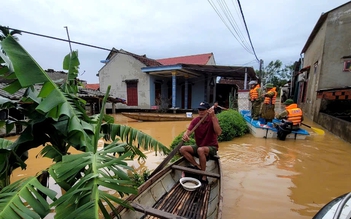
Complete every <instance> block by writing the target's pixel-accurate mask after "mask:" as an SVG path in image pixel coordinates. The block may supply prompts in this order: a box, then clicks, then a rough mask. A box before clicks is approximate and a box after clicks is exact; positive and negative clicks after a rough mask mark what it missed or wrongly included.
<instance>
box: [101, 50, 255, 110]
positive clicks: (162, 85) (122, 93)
mask: <svg viewBox="0 0 351 219" xmlns="http://www.w3.org/2000/svg"><path fill="white" fill-rule="evenodd" d="M104 63H105V65H104V66H103V67H102V68H101V69H100V70H99V72H98V76H99V82H100V90H101V91H102V92H104V91H105V90H106V89H107V87H108V86H109V85H111V94H112V95H113V96H118V97H121V98H123V99H126V100H127V105H121V106H119V109H144V110H145V109H159V108H160V107H161V108H166V109H183V110H194V109H196V108H197V106H198V104H199V102H201V101H207V102H209V103H213V102H214V101H215V100H216V99H217V98H218V97H219V96H222V97H223V99H224V100H228V98H229V95H230V92H232V93H233V94H234V93H235V94H237V91H238V89H239V87H238V86H237V85H223V86H222V85H219V84H218V83H217V77H228V78H234V79H236V80H239V81H242V84H244V83H246V84H247V83H248V81H250V80H252V79H256V75H255V71H254V70H253V68H252V67H243V66H218V65H216V63H215V59H214V55H213V53H205V54H197V55H189V56H181V57H172V58H164V59H157V60H155V59H151V58H148V57H147V56H146V55H137V54H134V53H131V52H128V51H125V50H117V49H115V48H113V49H112V50H111V52H110V54H109V55H108V56H107V58H106V61H105V62H104ZM245 81H246V82H245ZM221 86H222V88H224V87H225V89H220V88H221ZM243 87H244V86H243ZM227 102H228V101H227ZM107 107H108V106H107ZM227 107H228V106H227Z"/></svg>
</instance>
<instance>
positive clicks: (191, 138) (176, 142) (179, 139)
mask: <svg viewBox="0 0 351 219" xmlns="http://www.w3.org/2000/svg"><path fill="white" fill-rule="evenodd" d="M185 131H186V130H184V131H183V132H182V133H180V134H179V135H178V136H177V137H175V138H174V139H173V141H172V143H171V146H170V148H171V150H173V149H174V148H176V147H177V146H178V145H179V144H180V143H181V142H182V144H183V145H195V144H196V142H195V138H194V133H191V135H190V136H189V141H187V142H183V140H182V138H183V134H184V132H185ZM179 157H181V154H180V153H179V151H178V152H177V154H176V155H175V156H174V157H173V158H172V160H171V161H175V160H177V159H178V158H179Z"/></svg>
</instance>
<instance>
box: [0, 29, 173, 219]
mask: <svg viewBox="0 0 351 219" xmlns="http://www.w3.org/2000/svg"><path fill="white" fill-rule="evenodd" d="M1 40H2V39H1ZM1 46H2V49H3V50H4V52H5V53H1V60H0V61H1V63H3V62H6V66H5V65H3V64H2V66H1V69H2V70H1V71H0V73H1V74H3V76H4V77H6V78H8V79H13V82H12V83H11V84H10V85H9V86H8V87H6V88H5V89H4V90H5V91H7V92H9V93H15V92H16V91H18V90H21V89H23V90H24V91H25V92H24V94H23V96H22V98H21V100H19V101H12V100H9V99H6V98H0V109H13V108H15V109H16V110H19V111H20V112H21V113H22V114H23V115H24V116H25V117H26V120H23V121H11V118H10V119H7V120H6V121H1V122H2V124H5V125H6V128H7V130H8V129H11V127H12V128H13V124H14V123H15V122H20V124H25V129H24V131H23V132H22V133H21V135H20V136H19V137H18V139H17V140H16V141H15V142H6V141H0V146H1V147H0V158H1V159H0V177H1V179H0V182H1V183H2V184H1V186H2V188H0V190H1V191H0V199H1V200H6V206H2V207H0V218H7V216H8V215H10V217H11V218H44V217H45V216H46V214H47V213H48V212H49V210H48V209H50V208H49V207H55V212H56V215H55V218H99V212H101V213H102V214H103V215H104V217H105V218H110V216H109V212H108V210H107V209H106V207H105V203H106V204H107V205H108V208H109V209H111V210H112V211H115V205H116V204H120V205H122V206H125V207H130V205H129V204H128V203H125V202H124V200H122V199H119V198H117V197H115V196H113V195H110V194H109V193H108V192H106V191H105V190H104V189H103V188H109V189H111V190H115V191H117V192H118V193H119V194H120V196H121V197H123V196H124V195H125V194H135V193H136V192H137V190H136V187H135V183H134V182H133V181H132V180H131V179H130V177H129V176H128V175H127V174H126V172H127V170H130V169H131V168H130V167H129V166H128V165H127V163H125V162H124V160H125V159H130V158H131V157H134V156H136V155H137V156H139V157H141V158H145V155H144V154H143V153H142V152H141V151H140V150H139V146H140V147H143V148H144V149H145V150H147V149H151V148H152V149H154V150H155V151H156V152H157V151H158V152H160V151H161V152H163V153H166V152H168V151H169V149H168V148H167V147H165V146H164V145H163V144H161V143H160V142H158V141H156V140H155V139H153V138H152V137H151V136H149V135H146V134H144V133H142V132H140V131H138V130H135V129H133V128H130V127H127V126H121V125H118V124H113V123H114V121H113V119H112V117H111V116H108V115H105V114H104V111H103V110H102V111H101V113H100V114H99V115H94V116H91V117H89V116H88V115H87V113H86V111H85V101H83V100H82V99H80V98H78V96H77V83H76V82H77V81H76V76H77V75H78V65H79V60H78V52H76V51H74V52H72V53H70V54H69V55H67V56H66V57H65V60H64V69H67V70H68V80H67V81H66V83H65V84H64V85H63V86H61V87H59V86H58V85H57V84H55V83H54V82H53V81H52V80H51V79H50V77H48V75H47V74H46V72H45V71H44V70H43V69H42V68H41V67H40V66H39V65H38V63H37V62H36V61H35V60H34V59H33V58H32V57H31V56H30V55H29V54H28V53H27V51H26V50H25V49H24V48H22V46H20V45H19V44H18V42H17V41H16V40H14V38H13V37H12V36H11V35H8V36H7V37H5V38H4V39H3V40H2V41H1ZM5 54H6V55H5ZM4 69H5V70H4ZM39 84H40V85H41V86H38V85H39ZM109 91H110V86H109V87H108V88H107V92H106V95H105V97H104V99H103V101H102V108H104V106H105V104H106V101H107V97H108V95H109ZM101 137H105V139H106V140H107V141H108V142H111V143H109V144H105V146H104V148H103V149H102V150H99V151H98V150H97V142H98V140H99V139H101ZM41 145H44V149H43V150H42V151H41V155H42V156H45V157H49V158H51V159H52V160H53V161H54V162H55V163H54V164H53V165H51V166H50V167H49V173H50V175H51V177H52V178H53V179H54V180H55V183H57V184H58V185H59V186H60V187H61V188H63V189H64V190H66V193H65V194H64V195H62V196H61V197H59V198H58V199H57V200H56V197H55V196H56V194H54V193H53V191H51V190H50V189H47V188H45V187H43V186H42V185H41V184H40V183H39V182H38V181H37V179H36V178H34V179H32V178H30V179H29V180H28V181H24V183H21V182H19V181H18V182H14V183H12V184H10V185H8V184H9V180H8V179H9V178H8V177H9V176H10V175H11V173H12V171H13V170H14V169H15V168H16V167H18V166H21V167H22V168H25V167H26V164H25V161H26V159H27V153H28V150H30V149H32V148H36V147H38V146H41ZM70 147H74V148H75V149H77V150H79V151H80V153H78V154H71V155H69V154H68V150H69V148H70ZM111 154H118V155H119V156H118V157H115V156H112V155H111ZM6 177H7V178H6ZM28 192H29V193H31V194H28ZM37 193H39V194H44V195H47V196H49V197H50V198H51V200H53V201H54V202H53V203H52V204H51V205H50V206H49V204H48V203H47V201H46V200H45V199H43V198H40V197H39V196H38V195H37ZM33 196H35V197H33ZM16 197H17V198H16ZM34 199H37V200H34ZM39 202H40V203H39ZM25 203H28V204H27V205H26V204H25ZM13 206H19V208H21V209H20V210H18V209H16V208H15V207H13ZM14 212H16V213H17V212H18V214H15V213H14Z"/></svg>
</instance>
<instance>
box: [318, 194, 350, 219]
mask: <svg viewBox="0 0 351 219" xmlns="http://www.w3.org/2000/svg"><path fill="white" fill-rule="evenodd" d="M333 218H338V219H349V218H351V193H346V194H344V195H341V196H339V197H337V198H335V199H333V200H332V201H330V202H329V203H328V204H326V205H325V206H324V207H323V208H322V209H321V210H320V211H319V212H318V213H317V214H316V215H315V216H314V217H313V218H312V219H333Z"/></svg>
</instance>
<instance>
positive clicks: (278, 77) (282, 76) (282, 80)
mask: <svg viewBox="0 0 351 219" xmlns="http://www.w3.org/2000/svg"><path fill="white" fill-rule="evenodd" d="M293 72H294V64H291V65H285V66H284V67H283V63H282V62H281V61H280V60H276V61H271V62H269V64H268V65H267V66H266V67H265V68H263V70H262V79H263V80H262V82H263V83H264V84H266V83H272V84H273V85H274V86H275V87H277V88H279V87H281V86H283V85H284V84H286V83H287V82H288V81H290V80H291V76H292V74H293ZM256 74H258V75H259V72H258V71H256Z"/></svg>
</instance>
